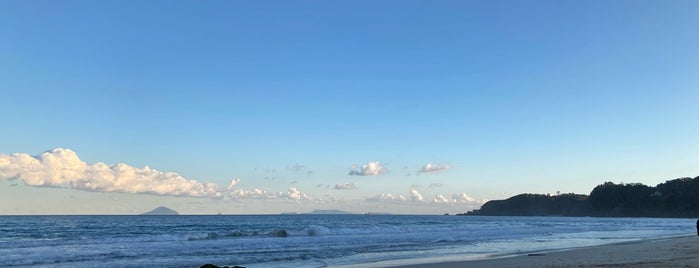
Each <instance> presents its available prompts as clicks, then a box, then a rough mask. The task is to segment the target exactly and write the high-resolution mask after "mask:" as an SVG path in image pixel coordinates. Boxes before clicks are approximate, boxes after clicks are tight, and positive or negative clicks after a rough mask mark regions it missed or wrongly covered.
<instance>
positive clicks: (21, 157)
mask: <svg viewBox="0 0 699 268" xmlns="http://www.w3.org/2000/svg"><path fill="white" fill-rule="evenodd" d="M0 180H20V181H22V182H24V183H25V184H27V185H31V186H47V187H68V188H72V189H78V190H86V191H100V192H123V193H145V194H159V195H175V196H192V197H222V194H221V193H220V192H219V189H218V185H217V184H215V183H201V182H198V181H196V180H192V179H186V178H184V177H182V176H180V175H178V174H177V173H174V172H160V171H157V170H155V169H151V168H150V167H148V166H146V167H143V168H137V167H132V166H129V165H126V164H116V165H107V164H105V163H95V164H87V163H85V162H83V161H82V160H80V158H78V155H77V154H76V153H75V152H73V151H72V150H70V149H63V148H57V149H53V150H50V151H46V152H44V153H42V154H40V155H38V156H31V155H28V154H21V153H16V154H12V155H3V154H0Z"/></svg>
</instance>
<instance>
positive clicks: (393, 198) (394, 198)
mask: <svg viewBox="0 0 699 268" xmlns="http://www.w3.org/2000/svg"><path fill="white" fill-rule="evenodd" d="M366 201H373V202H385V201H389V202H407V201H410V199H409V198H407V197H405V196H403V195H393V194H390V193H383V194H380V195H377V196H374V197H370V198H367V199H366Z"/></svg>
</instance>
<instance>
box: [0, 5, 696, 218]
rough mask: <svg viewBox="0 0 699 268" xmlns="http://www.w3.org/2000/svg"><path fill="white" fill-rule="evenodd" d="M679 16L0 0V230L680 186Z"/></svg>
mask: <svg viewBox="0 0 699 268" xmlns="http://www.w3.org/2000/svg"><path fill="white" fill-rule="evenodd" d="M698 12H699V2H698V1H646V0H643V1H636V0H634V1H630V0H629V1H624V0H622V1H597V0H593V1H543V0H542V1H502V0H496V1H409V0H408V1H204V2H201V1H34V0H30V1H24V0H23V1H17V0H6V1H0V107H1V108H2V111H1V112H0V122H1V123H0V214H137V213H143V212H146V211H148V210H150V209H153V208H155V207H157V206H168V207H170V208H173V209H175V210H177V211H179V212H180V213H185V214H211V213H219V212H220V213H224V214H255V213H282V212H308V211H312V210H314V209H339V210H345V211H350V212H355V213H365V212H386V213H400V214H442V213H463V212H465V211H468V210H472V209H477V208H479V207H480V206H481V205H482V204H483V203H484V202H486V201H487V200H495V199H504V198H508V197H510V196H513V195H516V194H519V193H542V194H547V193H548V194H556V193H580V194H588V193H589V192H590V191H591V190H592V189H593V188H594V187H595V186H596V185H598V184H601V183H603V182H605V181H612V182H616V183H620V182H626V183H631V182H640V183H644V184H647V185H656V184H658V183H661V182H664V181H666V180H670V179H675V178H680V177H696V176H699V139H697V137H698V136H697V133H699V123H697V122H698V120H697V118H699V105H697V103H699V16H697V15H696V14H698Z"/></svg>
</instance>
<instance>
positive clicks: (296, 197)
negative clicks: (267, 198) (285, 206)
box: [277, 187, 312, 201]
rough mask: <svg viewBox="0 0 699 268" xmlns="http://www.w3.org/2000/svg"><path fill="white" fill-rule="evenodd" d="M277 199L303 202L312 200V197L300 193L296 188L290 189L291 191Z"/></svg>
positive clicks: (281, 194)
mask: <svg viewBox="0 0 699 268" xmlns="http://www.w3.org/2000/svg"><path fill="white" fill-rule="evenodd" d="M277 197H279V198H283V199H290V200H296V201H301V200H312V198H311V196H309V195H308V194H306V193H304V192H301V191H299V190H298V189H296V188H295V187H289V191H287V192H286V193H281V192H280V193H278V194H277Z"/></svg>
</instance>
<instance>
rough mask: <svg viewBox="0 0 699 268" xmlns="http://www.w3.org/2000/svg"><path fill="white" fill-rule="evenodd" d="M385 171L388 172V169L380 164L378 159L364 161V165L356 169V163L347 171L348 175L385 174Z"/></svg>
mask: <svg viewBox="0 0 699 268" xmlns="http://www.w3.org/2000/svg"><path fill="white" fill-rule="evenodd" d="M386 172H388V169H386V167H384V166H382V165H381V163H379V162H378V161H374V162H369V163H366V165H363V166H362V168H361V169H359V170H358V169H357V165H352V170H351V171H350V172H349V175H352V176H375V175H381V174H385V173H386Z"/></svg>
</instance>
